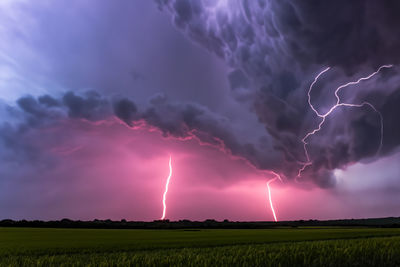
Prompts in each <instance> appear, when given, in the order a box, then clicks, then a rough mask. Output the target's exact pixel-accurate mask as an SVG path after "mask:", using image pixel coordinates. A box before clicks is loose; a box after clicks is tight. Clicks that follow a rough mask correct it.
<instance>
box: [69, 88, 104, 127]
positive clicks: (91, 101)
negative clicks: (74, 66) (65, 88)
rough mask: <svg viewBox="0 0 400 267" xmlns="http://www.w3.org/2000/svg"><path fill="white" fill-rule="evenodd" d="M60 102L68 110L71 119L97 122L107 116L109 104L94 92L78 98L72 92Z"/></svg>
mask: <svg viewBox="0 0 400 267" xmlns="http://www.w3.org/2000/svg"><path fill="white" fill-rule="evenodd" d="M62 101H63V103H64V105H65V106H66V107H67V108H68V115H69V117H71V118H83V119H87V120H99V119H102V118H103V117H104V116H105V115H106V114H109V113H110V111H109V102H108V100H107V99H104V98H102V97H101V95H100V94H98V93H97V92H95V91H89V92H87V93H86V94H85V96H78V95H76V94H74V93H73V92H68V93H66V94H65V95H64V96H63V98H62Z"/></svg>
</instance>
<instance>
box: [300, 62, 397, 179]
mask: <svg viewBox="0 0 400 267" xmlns="http://www.w3.org/2000/svg"><path fill="white" fill-rule="evenodd" d="M392 67H393V65H383V66H381V67H379V68H378V70H377V71H375V72H373V73H371V74H370V75H368V76H366V77H362V78H360V79H358V80H357V81H353V82H349V83H346V84H343V85H341V86H339V87H338V88H336V90H335V97H336V104H335V105H333V106H332V107H331V108H330V109H329V110H328V112H326V113H325V114H321V113H319V112H318V111H317V109H316V108H315V107H314V106H313V104H312V103H311V91H312V89H313V87H314V85H315V84H316V83H317V81H318V79H319V78H320V77H321V75H323V74H324V73H325V72H327V71H328V70H330V67H328V68H326V69H324V70H323V71H321V72H320V73H319V74H318V75H317V76H316V77H315V79H314V81H313V82H312V83H311V85H310V88H309V90H308V94H307V95H308V104H309V106H310V108H311V109H312V110H313V111H314V113H315V114H316V115H317V116H318V117H320V118H321V122H320V123H319V124H318V127H317V128H315V129H313V130H312V131H311V132H308V133H307V134H306V135H305V136H304V138H303V139H302V140H301V141H302V142H303V148H304V154H305V157H306V162H304V163H302V167H301V168H300V169H299V171H298V174H297V177H300V176H301V174H302V172H303V171H304V170H305V168H307V166H310V165H312V161H311V160H310V156H309V154H308V150H307V145H308V142H307V139H308V138H309V137H310V136H312V135H314V134H316V133H317V132H319V131H320V130H321V129H322V126H323V124H324V123H325V120H326V118H327V117H328V116H329V115H330V114H331V113H332V112H333V111H334V110H335V109H336V108H338V107H357V108H361V107H364V106H369V107H370V108H371V109H373V110H374V111H375V112H376V113H377V114H378V115H379V118H380V124H381V129H380V133H381V139H380V145H379V148H378V150H377V153H379V152H380V150H381V149H382V145H383V117H382V114H381V113H380V112H379V111H378V110H377V109H376V108H375V107H374V105H372V104H371V103H369V102H366V101H364V102H362V103H361V104H352V103H343V102H341V99H340V97H339V91H340V90H341V89H343V88H346V87H348V86H350V85H357V84H359V83H360V82H362V81H366V80H369V79H371V78H372V77H374V76H375V75H376V74H378V73H379V72H380V71H381V70H382V69H384V68H392Z"/></svg>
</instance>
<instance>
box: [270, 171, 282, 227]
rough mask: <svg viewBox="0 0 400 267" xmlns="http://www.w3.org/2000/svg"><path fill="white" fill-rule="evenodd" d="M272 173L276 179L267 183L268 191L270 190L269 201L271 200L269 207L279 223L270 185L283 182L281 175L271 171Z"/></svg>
mask: <svg viewBox="0 0 400 267" xmlns="http://www.w3.org/2000/svg"><path fill="white" fill-rule="evenodd" d="M271 173H272V174H273V175H274V176H275V178H273V179H271V180H269V181H268V182H267V189H268V200H269V206H270V207H271V211H272V215H273V216H274V221H275V222H277V221H278V219H277V217H276V213H275V209H274V204H273V201H272V194H271V186H270V183H272V182H275V181H276V180H279V181H281V182H282V178H281V176H280V175H279V174H277V173H276V172H273V171H271Z"/></svg>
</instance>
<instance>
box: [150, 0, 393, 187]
mask: <svg viewBox="0 0 400 267" xmlns="http://www.w3.org/2000/svg"><path fill="white" fill-rule="evenodd" d="M156 2H157V3H158V5H159V7H160V8H161V9H164V10H167V11H168V12H170V13H171V14H172V17H173V21H174V22H175V24H176V25H177V26H178V27H179V28H180V29H182V30H183V31H184V32H185V33H186V34H187V36H188V37H189V38H191V39H192V40H194V41H195V42H198V43H200V44H202V45H203V46H204V47H206V48H207V49H209V50H211V51H213V52H214V53H215V54H217V55H219V56H221V57H223V58H224V59H225V60H226V61H227V62H228V63H229V64H230V65H231V66H232V67H233V68H234V69H235V70H234V71H232V72H231V73H230V75H229V77H228V78H229V82H230V85H231V88H232V92H233V95H234V96H235V98H236V99H237V100H239V101H241V102H243V101H249V99H250V101H251V102H252V106H253V110H254V112H255V113H256V115H257V117H258V119H259V121H260V122H261V123H263V124H264V125H265V128H266V130H267V131H268V132H269V134H270V135H271V136H272V137H273V139H274V150H275V151H271V153H276V151H281V152H282V153H283V154H284V156H285V159H286V160H285V162H284V163H282V166H281V169H278V170H277V171H279V172H280V173H284V174H286V175H287V176H288V177H295V176H296V169H298V168H299V166H298V163H297V162H298V161H304V160H305V155H304V151H303V146H302V143H301V139H302V137H303V136H304V135H305V134H306V133H307V132H308V131H310V130H312V129H314V128H315V127H317V126H318V123H319V118H318V117H316V116H315V114H314V113H313V112H312V110H311V109H310V107H309V106H308V105H307V98H306V96H307V95H306V94H307V90H308V87H309V85H310V84H311V82H312V80H313V78H314V77H315V76H316V74H317V73H318V72H319V71H321V70H322V69H323V68H324V67H326V66H330V67H332V70H331V71H330V72H329V73H328V74H327V75H325V76H324V78H323V79H321V80H320V81H319V83H318V84H317V85H316V87H317V88H315V90H314V91H313V95H312V98H313V101H314V102H316V106H317V108H318V109H319V110H327V109H329V107H330V106H332V105H333V103H334V102H333V101H334V100H335V99H334V95H333V90H334V88H336V87H337V86H339V85H340V84H343V83H346V82H348V81H352V80H357V79H358V78H359V77H362V76H366V75H367V74H369V73H372V72H373V71H375V70H376V69H377V68H378V66H380V65H383V64H397V63H399V61H400V53H399V50H398V49H397V48H398V47H399V45H400V36H399V35H398V34H397V29H398V27H399V26H400V19H399V16H397V13H398V12H399V11H400V4H399V3H398V2H397V1H395V0H390V1H376V0H369V1H364V0H356V1H351V2H349V1H345V0H340V1H334V2H330V3H325V2H324V3H320V2H318V1H297V0H284V1H280V0H279V1H278V0H262V1H246V0H243V1H241V0H238V1H215V2H213V3H210V2H209V1H197V0H186V1H180V0H179V1H178V0H163V1H161V0H158V1H157V0H156ZM390 73H391V74H390ZM395 73H397V70H384V71H382V73H381V74H380V76H377V77H376V78H374V79H373V83H372V82H371V83H368V82H367V83H366V85H365V84H362V86H360V87H362V90H356V91H355V92H354V90H355V89H354V88H350V89H349V90H352V92H351V93H344V95H343V96H342V97H343V99H345V101H350V102H351V103H362V102H363V101H365V100H369V101H370V102H371V103H372V104H373V105H374V106H375V107H376V108H377V109H378V110H379V111H381V112H382V114H383V117H384V124H385V125H387V126H386V128H385V130H384V144H383V150H382V151H381V152H382V153H383V154H385V153H388V152H389V151H393V150H394V149H395V148H396V147H397V146H398V144H399V140H400V138H399V136H400V135H398V134H397V135H396V133H397V132H398V130H397V128H398V127H397V123H395V122H394V120H395V117H396V115H395V114H398V111H397V108H396V107H395V106H396V104H395V103H397V106H398V103H399V99H398V97H397V95H396V94H397V93H393V92H394V91H396V90H397V89H398V88H397V85H396V84H398V81H397V79H394V78H393V77H392V76H391V75H393V74H395ZM335 86H336V87H335ZM377 92H379V93H380V95H379V97H378V98H377V97H374V96H376V94H377ZM321 112H322V111H321ZM379 142H380V118H379V115H377V113H376V112H374V110H371V109H370V108H368V107H365V108H364V107H363V108H353V109H351V110H349V108H339V109H338V110H337V111H335V112H334V114H333V117H332V118H328V119H327V122H326V123H325V124H324V127H323V129H322V130H321V132H319V133H318V134H317V135H315V136H313V137H312V138H310V140H309V143H310V145H309V150H310V156H311V158H312V160H313V162H314V164H313V165H312V166H310V167H309V168H307V170H306V173H305V174H306V175H307V176H308V177H311V178H313V179H314V180H315V182H316V183H317V184H319V185H322V186H328V185H334V182H332V179H333V178H332V177H333V176H332V175H331V174H330V171H331V170H334V169H336V168H343V167H345V166H347V165H348V164H351V163H354V162H357V161H362V160H365V159H368V158H373V157H375V155H376V152H377V149H378V148H379ZM228 143H229V142H228ZM234 150H235V149H233V151H234ZM256 161H260V162H261V161H262V160H261V159H259V160H256ZM267 165H268V164H267ZM296 165H297V166H296Z"/></svg>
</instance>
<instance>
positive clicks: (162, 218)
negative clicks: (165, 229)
mask: <svg viewBox="0 0 400 267" xmlns="http://www.w3.org/2000/svg"><path fill="white" fill-rule="evenodd" d="M168 165H169V175H168V178H167V183H166V184H165V191H164V194H163V213H162V216H161V220H164V219H165V213H166V212H167V204H166V200H167V193H168V186H169V182H170V180H171V176H172V157H171V156H169V163H168Z"/></svg>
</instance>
